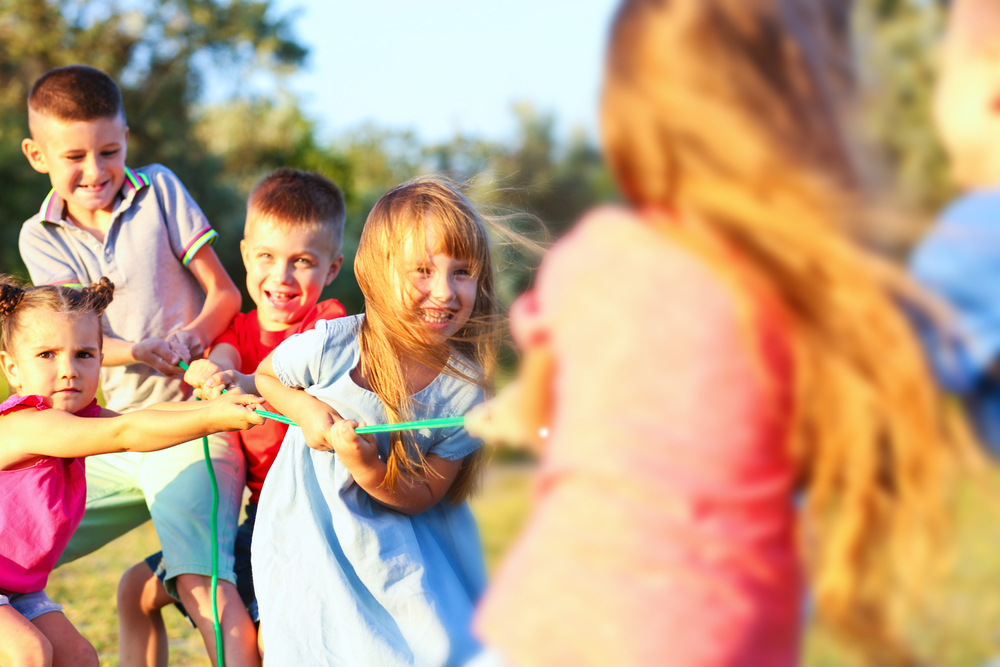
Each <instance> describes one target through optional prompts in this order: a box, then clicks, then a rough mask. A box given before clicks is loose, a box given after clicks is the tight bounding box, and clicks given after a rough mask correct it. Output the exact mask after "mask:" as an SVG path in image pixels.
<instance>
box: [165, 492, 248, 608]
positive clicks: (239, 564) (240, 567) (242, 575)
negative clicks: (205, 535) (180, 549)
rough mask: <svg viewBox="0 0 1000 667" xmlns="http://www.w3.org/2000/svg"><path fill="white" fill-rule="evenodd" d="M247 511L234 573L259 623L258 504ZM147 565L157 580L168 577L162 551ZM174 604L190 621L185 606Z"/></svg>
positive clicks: (236, 546) (239, 534) (235, 549)
mask: <svg viewBox="0 0 1000 667" xmlns="http://www.w3.org/2000/svg"><path fill="white" fill-rule="evenodd" d="M246 511H247V518H246V521H244V522H243V523H242V524H241V525H240V527H239V528H238V529H237V530H236V540H235V543H234V547H233V555H234V556H235V562H234V563H233V571H234V572H235V574H236V590H237V591H239V594H240V599H241V600H242V601H243V604H244V605H245V606H246V608H247V611H248V612H249V613H250V618H251V619H252V620H253V622H254V623H257V622H258V621H259V620H260V614H259V613H258V612H257V596H256V595H255V594H254V589H253V571H252V570H251V569H250V541H251V539H252V538H253V526H254V521H255V520H256V519H257V504H256V503H252V504H247V507H246ZM220 556H221V554H220ZM220 560H221V558H220ZM146 565H148V566H149V569H150V570H152V571H153V574H155V575H156V578H157V579H159V580H160V581H161V582H162V581H163V580H164V578H165V577H166V575H167V569H166V567H165V566H164V564H163V552H162V551H158V552H156V553H155V554H153V555H152V556H150V557H148V558H147V559H146ZM174 604H176V605H177V609H178V610H180V612H181V613H182V614H184V616H185V617H186V618H187V619H188V620H189V621H190V620H191V616H190V615H189V614H188V613H187V610H186V609H185V608H184V605H183V604H181V603H180V602H179V601H178V602H176V603H174Z"/></svg>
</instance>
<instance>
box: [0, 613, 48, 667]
mask: <svg viewBox="0 0 1000 667" xmlns="http://www.w3.org/2000/svg"><path fill="white" fill-rule="evenodd" d="M4 599H6V598H4ZM0 637H3V641H2V642H0V665H25V666H26V667H49V665H51V664H52V644H50V643H49V640H48V639H46V638H45V635H44V634H42V631H41V630H39V629H38V628H36V627H35V626H34V624H32V623H31V621H29V620H28V619H26V618H25V617H24V616H21V614H19V613H18V612H17V611H15V610H14V608H13V607H11V606H10V605H9V604H0Z"/></svg>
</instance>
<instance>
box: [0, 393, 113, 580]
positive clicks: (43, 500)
mask: <svg viewBox="0 0 1000 667" xmlns="http://www.w3.org/2000/svg"><path fill="white" fill-rule="evenodd" d="M42 401H43V399H42V397H41V396H11V397H10V398H8V399H7V400H6V401H4V402H3V403H0V417H2V416H3V415H6V414H8V413H11V412H16V411H18V410H26V409H31V408H34V409H36V410H47V409H48V407H47V406H46V405H45V404H44V403H43V402H42ZM100 410H101V408H100V406H98V405H97V401H96V400H95V401H94V402H92V403H91V404H90V405H88V406H87V407H85V408H84V409H83V410H80V411H79V412H77V413H76V414H77V415H78V416H80V417H96V416H98V414H100ZM86 501H87V480H86V477H85V475H84V464H83V459H82V458H75V459H61V458H56V457H51V456H47V457H45V458H43V459H41V460H39V461H38V462H37V463H35V464H34V465H33V466H30V467H28V468H19V469H17V470H0V535H2V536H3V539H0V592H5V593H33V592H35V591H40V590H43V589H44V588H45V584H46V583H47V582H48V579H49V573H50V572H51V571H52V568H53V567H55V564H56V561H57V560H59V556H60V555H62V552H63V549H65V548H66V544H67V543H68V542H69V538H70V537H72V535H73V531H74V530H76V527H77V525H79V523H80V519H82V518H83V510H84V507H85V505H86Z"/></svg>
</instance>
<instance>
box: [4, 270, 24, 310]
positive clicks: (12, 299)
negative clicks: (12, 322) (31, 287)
mask: <svg viewBox="0 0 1000 667" xmlns="http://www.w3.org/2000/svg"><path fill="white" fill-rule="evenodd" d="M0 279H6V277H4V278H0ZM23 299H24V288H23V287H21V286H20V285H16V284H14V283H9V282H4V283H2V284H0V319H6V318H8V317H10V316H11V315H13V314H14V311H15V310H17V307H18V306H19V305H20V304H21V301H22V300H23Z"/></svg>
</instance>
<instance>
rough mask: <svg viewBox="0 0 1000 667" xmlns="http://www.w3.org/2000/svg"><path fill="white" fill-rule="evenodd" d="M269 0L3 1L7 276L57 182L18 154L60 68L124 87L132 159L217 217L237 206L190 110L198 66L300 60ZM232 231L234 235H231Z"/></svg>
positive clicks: (281, 64)
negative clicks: (42, 91)
mask: <svg viewBox="0 0 1000 667" xmlns="http://www.w3.org/2000/svg"><path fill="white" fill-rule="evenodd" d="M271 4H272V3H271V2H270V0H232V1H231V2H229V3H227V4H225V5H223V4H220V3H218V2H215V1H214V0H147V1H146V2H143V3H135V2H123V1H113V2H96V1H86V0H80V1H77V2H70V1H68V0H61V1H56V0H3V2H2V3H0V178H2V179H3V183H4V188H3V195H2V198H0V271H4V272H17V273H23V272H24V266H23V264H22V263H21V260H20V256H19V254H18V252H17V235H18V230H19V229H20V225H21V223H22V222H23V221H24V220H25V219H27V218H28V217H30V216H31V215H32V214H34V213H35V212H36V211H37V210H38V206H39V204H40V203H41V201H42V199H43V198H44V197H45V194H46V192H48V189H49V187H50V186H49V183H48V179H47V178H46V177H45V176H44V175H40V174H36V173H34V172H33V171H32V170H31V169H30V168H29V167H28V165H27V164H25V161H24V158H23V157H22V156H21V151H20V147H19V144H20V141H21V139H22V138H23V137H25V136H27V132H28V127H27V113H26V100H27V94H28V91H29V89H30V87H31V85H32V83H33V82H34V81H35V79H37V78H38V77H39V76H40V75H42V74H43V73H45V72H46V71H47V70H49V69H51V68H53V67H59V66H62V65H69V64H73V63H83V64H88V65H92V66H94V67H97V68H99V69H101V70H103V71H105V72H107V73H108V74H110V75H111V76H112V77H113V78H114V79H115V80H117V81H118V82H119V85H120V86H121V89H122V97H123V100H124V103H125V111H126V115H127V117H128V121H129V126H130V131H131V136H130V141H129V154H130V157H129V163H130V164H134V165H141V164H147V163H149V162H163V163H165V164H167V165H169V167H170V168H171V169H172V170H174V171H175V172H176V173H177V174H178V176H179V177H180V179H181V181H182V182H184V183H185V184H186V185H187V187H188V188H189V190H190V191H191V193H192V195H193V196H194V198H195V200H196V201H197V202H198V203H199V204H200V205H201V206H202V208H203V209H204V211H205V213H206V215H208V217H209V219H210V220H213V221H214V220H215V219H216V218H217V217H220V216H223V215H224V214H225V212H226V211H229V210H231V209H232V208H233V207H235V206H238V205H240V203H241V202H240V201H239V199H240V198H239V195H238V194H237V193H236V192H235V191H233V190H232V189H231V188H229V187H227V186H226V185H224V184H220V182H219V179H218V174H219V171H220V168H221V165H220V163H219V160H218V159H217V158H215V157H214V156H213V155H212V154H211V153H210V152H209V151H208V150H206V147H205V145H204V142H202V141H200V140H199V138H198V137H197V136H196V133H195V131H194V130H195V128H194V125H195V118H194V116H193V113H192V110H193V108H194V105H195V103H196V101H197V100H198V98H199V95H200V92H201V87H202V83H203V81H204V80H205V69H204V66H199V64H198V63H199V62H206V63H211V64H212V65H214V66H215V67H225V68H229V69H230V70H231V71H233V73H234V74H236V75H237V76H238V75H240V74H241V73H245V72H246V71H248V70H249V69H250V68H251V67H253V68H255V69H258V70H263V71H269V72H273V73H276V74H280V73H282V72H285V71H288V70H289V69H290V68H292V67H295V66H297V65H299V64H300V63H301V62H302V61H303V59H304V57H305V55H306V50H305V48H304V47H303V46H302V45H300V44H299V43H298V42H296V41H295V39H294V38H293V37H292V36H291V33H290V29H289V26H288V23H287V20H286V19H285V18H282V17H279V18H272V17H271V16H270V10H271ZM223 231H226V230H223Z"/></svg>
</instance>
